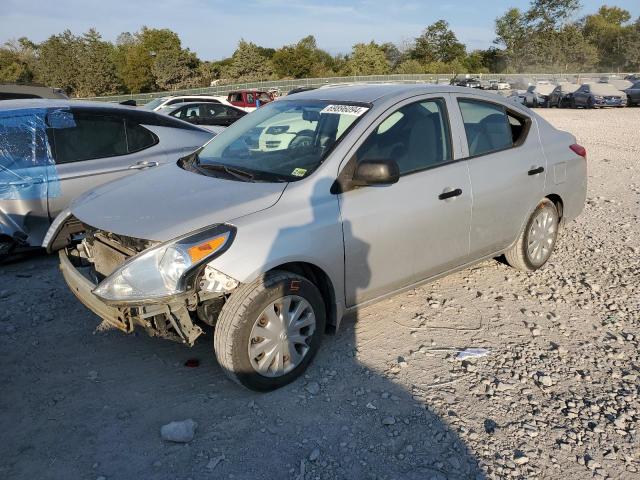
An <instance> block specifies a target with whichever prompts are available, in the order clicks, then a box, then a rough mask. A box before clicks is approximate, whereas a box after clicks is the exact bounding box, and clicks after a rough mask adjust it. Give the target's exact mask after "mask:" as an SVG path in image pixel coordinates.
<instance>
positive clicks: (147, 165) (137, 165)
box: [129, 160, 159, 170]
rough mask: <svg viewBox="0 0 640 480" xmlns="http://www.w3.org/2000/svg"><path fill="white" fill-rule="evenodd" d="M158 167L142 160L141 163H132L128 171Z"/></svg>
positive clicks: (156, 163)
mask: <svg viewBox="0 0 640 480" xmlns="http://www.w3.org/2000/svg"><path fill="white" fill-rule="evenodd" d="M158 165H159V163H158V162H149V161H147V160H143V161H141V162H137V163H134V164H133V165H131V166H130V167H129V170H141V169H143V168H150V167H157V166H158Z"/></svg>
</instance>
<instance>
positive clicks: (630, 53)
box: [583, 6, 640, 70]
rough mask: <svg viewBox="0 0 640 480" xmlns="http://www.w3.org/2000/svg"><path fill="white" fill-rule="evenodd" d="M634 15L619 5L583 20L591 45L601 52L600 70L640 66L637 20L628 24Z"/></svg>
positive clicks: (632, 68)
mask: <svg viewBox="0 0 640 480" xmlns="http://www.w3.org/2000/svg"><path fill="white" fill-rule="evenodd" d="M630 19H631V15H630V14H629V12H628V11H627V10H623V9H621V8H618V7H607V6H603V7H600V10H598V13H596V14H594V15H588V16H587V17H586V18H585V19H584V26H583V32H584V35H585V37H586V38H587V40H588V41H589V43H590V44H592V45H593V46H594V47H595V48H596V49H597V51H598V55H599V57H600V62H599V64H598V67H599V68H600V69H608V70H613V69H615V68H624V69H629V70H635V69H637V68H640V62H638V44H639V43H640V33H639V31H638V22H639V21H640V19H638V20H636V22H635V24H629V23H628V22H629V20H630Z"/></svg>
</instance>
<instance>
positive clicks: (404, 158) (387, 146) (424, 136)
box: [356, 99, 451, 175]
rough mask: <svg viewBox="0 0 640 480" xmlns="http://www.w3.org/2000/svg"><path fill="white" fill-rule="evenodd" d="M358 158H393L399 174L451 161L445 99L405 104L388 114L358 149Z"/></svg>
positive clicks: (360, 159) (361, 159) (359, 159)
mask: <svg viewBox="0 0 640 480" xmlns="http://www.w3.org/2000/svg"><path fill="white" fill-rule="evenodd" d="M356 155H357V158H358V161H363V160H387V159H388V160H394V161H396V162H397V163H398V167H399V168H400V174H401V175H402V174H407V173H411V172H415V171H418V170H424V169H425V168H429V167H433V166H436V165H440V164H442V163H445V162H448V161H449V160H451V143H450V134H449V121H448V118H447V114H446V107H445V103H444V100H442V99H436V100H428V101H423V102H417V103H412V104H410V105H406V106H404V107H402V108H400V109H399V110H396V111H395V112H393V113H392V114H391V115H390V116H388V117H387V118H386V119H385V120H384V121H383V122H382V123H381V124H380V125H378V128H376V130H375V131H374V132H373V133H372V134H371V135H370V136H369V137H368V138H367V139H366V140H365V142H364V143H363V144H362V145H361V146H360V148H359V149H358V152H357V154H356Z"/></svg>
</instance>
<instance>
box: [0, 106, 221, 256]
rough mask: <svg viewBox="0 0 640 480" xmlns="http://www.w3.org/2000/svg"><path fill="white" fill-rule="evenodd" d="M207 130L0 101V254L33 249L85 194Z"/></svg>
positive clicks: (121, 113)
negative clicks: (55, 222) (73, 200)
mask: <svg viewBox="0 0 640 480" xmlns="http://www.w3.org/2000/svg"><path fill="white" fill-rule="evenodd" d="M212 136H213V135H212V133H211V132H209V131H207V130H204V129H201V128H199V127H196V126H194V125H190V124H188V123H187V122H182V121H180V120H177V119H174V118H170V117H167V116H165V115H159V114H156V113H153V112H148V111H145V110H141V109H138V108H132V107H124V106H119V105H115V104H109V103H103V102H80V101H73V100H58V101H54V100H8V101H5V102H0V144H2V149H0V256H1V255H8V254H9V253H11V250H13V249H14V248H15V247H16V246H40V245H41V244H42V239H43V238H44V235H45V233H46V231H47V229H48V228H49V224H50V221H51V219H53V218H54V217H55V216H56V215H58V213H60V211H61V210H63V209H64V208H66V207H67V205H68V204H69V202H70V201H71V200H72V199H73V198H75V197H77V196H78V195H80V194H81V193H83V192H84V191H86V190H89V189H91V188H94V187H96V186H97V185H100V184H102V183H105V182H108V181H111V180H114V179H116V178H120V177H123V176H125V175H129V174H132V173H135V172H138V171H140V170H144V169H147V168H150V167H155V166H157V165H159V164H162V163H166V162H173V161H175V160H177V159H178V158H180V157H183V156H184V155H187V154H189V153H191V152H193V151H194V150H196V149H197V148H199V147H201V146H202V145H203V144H205V143H206V142H207V141H208V140H209V139H211V138H212Z"/></svg>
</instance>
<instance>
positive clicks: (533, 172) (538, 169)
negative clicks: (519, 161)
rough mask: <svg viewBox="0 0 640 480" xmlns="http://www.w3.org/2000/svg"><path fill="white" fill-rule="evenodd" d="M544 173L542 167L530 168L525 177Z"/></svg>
mask: <svg viewBox="0 0 640 480" xmlns="http://www.w3.org/2000/svg"><path fill="white" fill-rule="evenodd" d="M542 172H544V167H536V168H532V169H531V170H529V171H528V172H527V175H538V174H539V173H542Z"/></svg>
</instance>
